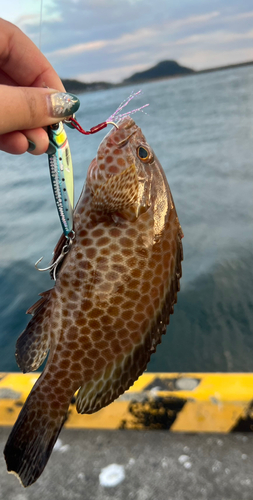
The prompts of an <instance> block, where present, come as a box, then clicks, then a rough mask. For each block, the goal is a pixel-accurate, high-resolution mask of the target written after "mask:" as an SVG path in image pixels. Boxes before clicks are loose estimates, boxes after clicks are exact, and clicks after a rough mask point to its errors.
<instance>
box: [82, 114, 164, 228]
mask: <svg viewBox="0 0 253 500" xmlns="http://www.w3.org/2000/svg"><path fill="white" fill-rule="evenodd" d="M117 127H118V128H116V127H115V128H113V129H112V130H111V131H110V132H109V133H108V134H107V135H106V137H105V138H104V139H103V141H102V142H101V144H100V146H99V148H98V152H97V156H96V158H94V160H93V161H92V162H91V164H90V167H89V170H88V174H87V185H88V187H89V189H90V190H91V192H92V194H93V201H92V204H93V208H94V209H95V210H99V211H103V212H106V213H111V214H113V213H118V214H119V215H121V216H122V217H124V218H127V219H130V220H134V219H136V218H137V217H138V216H139V215H140V214H141V213H143V212H145V211H146V210H147V209H148V208H149V206H150V204H151V183H152V175H153V173H152V165H153V164H154V161H155V156H154V153H153V150H152V149H151V147H150V146H149V144H147V142H146V139H145V137H144V135H143V133H142V131H141V129H140V128H139V127H138V126H137V125H136V124H135V122H134V120H133V119H132V118H130V117H129V116H127V117H125V118H123V119H122V120H121V121H120V122H119V123H118V124H117Z"/></svg>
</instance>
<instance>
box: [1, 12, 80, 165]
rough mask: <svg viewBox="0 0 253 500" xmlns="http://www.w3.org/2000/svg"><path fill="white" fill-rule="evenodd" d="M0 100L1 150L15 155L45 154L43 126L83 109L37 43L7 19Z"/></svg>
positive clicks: (3, 25) (46, 144)
mask: <svg viewBox="0 0 253 500" xmlns="http://www.w3.org/2000/svg"><path fill="white" fill-rule="evenodd" d="M46 87H49V88H46ZM63 92H64V94H63ZM0 101H1V113H0V149H2V150H3V151H6V152H7V153H12V154H22V153H25V152H26V151H27V150H29V152H31V154H34V155H39V154H42V153H45V152H46V151H47V149H48V145H49V142H48V135H47V132H46V130H44V129H43V127H46V126H47V125H51V124H53V123H57V122H59V121H61V120H62V119H63V118H65V117H67V116H70V115H72V114H73V113H75V111H76V110H77V109H78V108H79V100H78V99H77V97H75V96H73V95H72V94H66V93H65V89H64V87H63V84H62V82H61V80H60V78H59V76H58V75H57V73H56V72H55V71H54V69H53V68H52V66H51V64H50V63H49V62H48V60H47V59H46V58H45V57H44V56H43V54H42V53H41V52H40V50H39V49H38V48H37V47H36V45H34V43H33V42H32V41H31V40H30V39H29V38H28V37H27V36H26V35H25V34H24V33H22V31H20V30H19V28H17V27H16V26H14V25H13V24H11V23H9V22H7V21H4V20H3V19H0ZM28 141H29V142H28Z"/></svg>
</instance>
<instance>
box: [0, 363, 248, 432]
mask: <svg viewBox="0 0 253 500" xmlns="http://www.w3.org/2000/svg"><path fill="white" fill-rule="evenodd" d="M38 376H39V374H38V373H33V374H25V375H23V374H19V373H0V425H1V426H7V425H8V426H12V425H13V424H14V422H15V420H16V418H17V416H18V413H19V411H20V409H21V407H22V405H23V404H24V402H25V400H26V398H27V396H28V394H29V392H30V390H31V389H32V387H33V385H34V383H35V382H36V380H37V378H38ZM65 427H67V428H79V429H80V428H86V429H119V428H120V429H148V428H149V429H169V430H170V431H174V432H176V431H177V432H179V431H180V432H231V431H243V432H246V431H252V430H253V374H251V373H249V374H248V373H186V374H182V373H170V374H168V373H144V374H143V375H142V376H141V377H140V378H139V379H138V380H137V381H136V382H135V384H134V385H133V386H132V387H131V388H130V389H129V391H127V392H126V393H125V394H123V395H122V396H121V397H120V398H118V399H117V400H116V401H115V402H114V403H112V404H111V405H109V406H107V407H106V408H103V409H102V410H100V411H99V412H97V413H94V414H93V415H79V414H78V413H77V412H76V409H75V404H74V401H73V402H72V404H71V405H70V408H69V414H68V419H67V421H66V424H65Z"/></svg>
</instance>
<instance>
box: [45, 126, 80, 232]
mask: <svg viewBox="0 0 253 500" xmlns="http://www.w3.org/2000/svg"><path fill="white" fill-rule="evenodd" d="M48 135H49V139H50V141H51V143H53V145H54V146H55V153H53V154H49V155H48V162H49V170H50V177H51V182H52V187H53V192H54V197H55V203H56V206H57V210H58V214H59V217H60V221H61V225H62V229H63V232H64V235H65V236H66V237H68V235H69V234H70V233H71V232H72V230H73V208H74V180H73V166H72V159H71V153H70V148H69V143H68V138H67V134H66V132H65V129H64V127H63V124H62V122H60V123H58V124H56V125H52V126H51V127H48Z"/></svg>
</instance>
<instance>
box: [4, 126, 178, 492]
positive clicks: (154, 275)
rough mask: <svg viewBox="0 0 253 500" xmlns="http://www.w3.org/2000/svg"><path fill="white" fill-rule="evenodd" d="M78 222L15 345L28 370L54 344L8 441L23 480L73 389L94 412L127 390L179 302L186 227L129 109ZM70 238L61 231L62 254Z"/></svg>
mask: <svg viewBox="0 0 253 500" xmlns="http://www.w3.org/2000/svg"><path fill="white" fill-rule="evenodd" d="M73 224H74V233H75V237H74V238H73V241H72V244H71V245H70V246H69V251H68V253H67V254H66V255H65V256H64V258H63V259H62V260H61V262H60V264H59V265H58V267H57V271H56V282H55V286H54V287H53V288H52V289H50V290H48V291H46V292H43V293H42V294H41V298H40V299H39V300H38V302H36V303H35V304H34V305H33V306H32V307H31V308H30V309H28V311H27V312H28V313H30V314H31V315H32V319H31V320H30V322H29V323H28V325H27V327H26V329H25V330H24V332H23V333H22V334H21V335H20V337H19V338H18V340H17V345H16V360H17V363H18V365H19V367H20V368H21V370H22V371H23V372H24V373H25V372H28V371H34V370H37V369H38V368H39V366H40V365H41V364H42V363H43V361H44V360H45V358H46V356H47V355H48V352H49V355H48V359H47V363H46V366H45V368H44V371H43V372H42V374H41V375H40V377H39V378H38V380H37V382H36V383H35V385H34V387H33V389H32V390H31V392H30V394H29V396H28V398H27V400H26V402H25V404H24V406H23V408H22V409H21V412H20V414H19V416H18V419H17V421H16V423H15V425H14V427H13V429H12V431H11V433H10V436H9V438H8V441H7V443H6V446H5V449H4V455H5V460H6V464H7V469H8V471H9V472H13V473H15V474H16V475H18V477H19V479H20V481H21V483H22V484H23V486H24V487H26V486H29V485H30V484H32V483H34V482H35V481H36V480H37V479H38V477H39V476H40V475H41V473H42V471H43V469H44V467H45V466H46V463H47V461H48V459H49V457H50V454H51V452H52V449H53V446H54V444H55V442H56V440H57V437H58V435H59V433H60V430H61V428H62V426H63V424H64V422H65V421H66V419H67V415H68V408H69V404H70V402H71V399H72V398H73V395H74V394H76V393H77V395H76V409H77V411H78V412H79V413H82V414H90V413H94V412H97V411H98V410H100V409H101V408H103V407H105V406H107V405H109V404H110V403H111V402H112V401H114V400H115V399H116V398H118V397H119V396H120V395H121V394H122V393H123V392H124V391H126V390H127V389H128V388H129V387H130V386H131V385H132V384H133V383H134V381H135V380H137V379H138V377H139V376H140V375H141V374H142V373H143V371H144V370H145V369H146V366H147V363H148V361H149V359H150V356H151V354H152V353H154V352H155V350H156V346H157V344H159V343H160V342H161V336H162V334H164V333H165V332H166V327H167V325H168V323H169V317H170V314H172V313H173V310H174V305H175V303H176V302H177V293H178V291H179V289H180V278H181V275H182V266H181V262H182V259H183V251H182V241H181V240H182V237H183V233H182V229H181V226H180V223H179V219H178V216H177V212H176V208H175V204H174V201H173V198H172V194H171V191H170V188H169V184H168V182H167V179H166V176H165V173H164V171H163V169H162V166H161V165H160V163H159V161H158V159H157V157H156V155H155V153H154V151H153V150H152V148H151V147H150V145H149V144H148V142H147V141H146V139H145V137H144V135H143V133H142V130H141V129H140V128H139V127H138V126H137V125H136V123H135V122H134V120H133V119H132V118H131V117H130V116H126V117H124V118H122V119H121V120H120V121H119V122H118V123H117V125H116V126H115V127H113V128H112V129H111V130H110V132H109V133H108V134H107V135H106V136H105V137H104V139H103V140H102V142H101V144H100V146H99V148H98V151H97V156H96V158H94V160H92V162H91V164H90V166H89V169H88V172H87V179H86V182H85V184H84V187H83V190H82V193H81V195H80V198H79V201H78V202H77V205H76V208H75V210H74V215H73ZM65 241H66V238H65V236H64V235H62V237H61V238H60V240H59V242H58V244H57V246H56V248H55V252H54V261H55V262H58V260H59V259H58V257H59V255H61V252H62V248H64V245H65ZM57 259H58V260H57Z"/></svg>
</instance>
